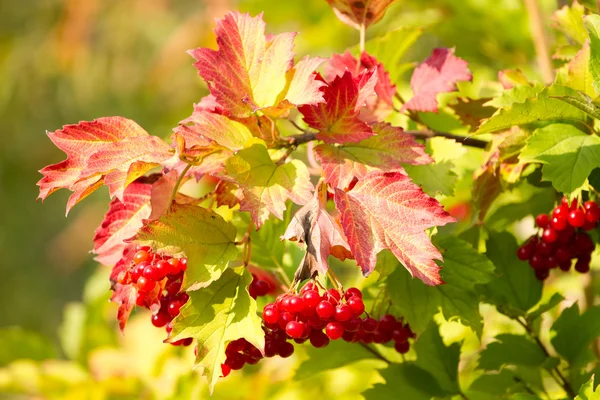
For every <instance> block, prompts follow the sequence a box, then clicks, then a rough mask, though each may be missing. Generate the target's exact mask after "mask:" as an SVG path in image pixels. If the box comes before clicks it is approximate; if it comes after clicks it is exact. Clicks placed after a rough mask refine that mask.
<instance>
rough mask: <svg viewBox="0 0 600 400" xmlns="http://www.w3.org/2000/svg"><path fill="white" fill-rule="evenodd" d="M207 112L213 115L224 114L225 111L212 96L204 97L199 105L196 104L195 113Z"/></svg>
mask: <svg viewBox="0 0 600 400" xmlns="http://www.w3.org/2000/svg"><path fill="white" fill-rule="evenodd" d="M198 111H207V112H211V113H217V114H224V113H225V109H224V108H223V107H222V106H221V105H220V104H219V103H217V99H216V97H215V96H213V95H212V94H209V95H207V96H204V97H203V98H201V99H200V101H199V102H198V103H197V104H194V112H198Z"/></svg>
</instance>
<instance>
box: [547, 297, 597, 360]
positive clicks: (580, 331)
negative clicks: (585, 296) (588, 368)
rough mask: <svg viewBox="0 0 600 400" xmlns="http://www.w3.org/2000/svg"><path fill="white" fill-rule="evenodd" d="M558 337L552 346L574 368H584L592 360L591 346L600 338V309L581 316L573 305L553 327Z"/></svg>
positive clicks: (591, 310)
mask: <svg viewBox="0 0 600 400" xmlns="http://www.w3.org/2000/svg"><path fill="white" fill-rule="evenodd" d="M552 330H553V331H555V332H556V335H555V336H554V337H553V338H552V340H551V341H552V345H553V346H554V348H555V349H556V351H557V352H558V354H560V355H561V356H563V357H564V358H565V359H566V360H567V361H569V363H570V364H571V367H572V368H575V367H581V366H584V365H585V364H586V363H587V362H588V361H589V360H590V359H591V357H592V356H591V354H590V353H591V351H590V344H591V343H592V342H593V341H594V340H596V339H597V338H598V337H599V336H600V307H599V306H595V307H590V308H588V309H587V310H586V311H585V312H584V313H583V314H581V315H579V306H578V305H577V304H573V305H572V306H571V307H569V308H566V309H564V310H563V311H562V313H561V315H560V317H559V318H558V319H557V320H556V321H555V322H554V324H553V325H552Z"/></svg>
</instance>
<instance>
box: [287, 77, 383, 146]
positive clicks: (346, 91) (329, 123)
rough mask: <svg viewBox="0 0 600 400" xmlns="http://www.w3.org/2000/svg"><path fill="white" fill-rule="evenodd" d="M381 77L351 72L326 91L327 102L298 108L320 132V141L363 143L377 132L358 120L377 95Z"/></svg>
mask: <svg viewBox="0 0 600 400" xmlns="http://www.w3.org/2000/svg"><path fill="white" fill-rule="evenodd" d="M376 83H377V75H375V74H374V73H373V72H372V71H371V72H369V71H364V72H361V73H360V74H358V75H357V76H356V77H353V76H352V73H351V72H350V71H346V72H344V74H343V75H342V76H341V77H340V76H336V77H335V78H333V81H331V83H330V84H329V86H327V87H325V88H324V89H323V99H324V100H325V102H324V103H320V104H317V105H305V106H301V107H299V108H298V110H299V111H300V112H301V113H302V115H304V121H305V122H306V123H307V124H308V125H309V126H310V127H311V128H315V129H318V130H319V133H318V134H317V139H319V140H323V141H324V142H327V143H348V142H359V141H361V140H363V139H366V138H368V137H369V136H373V134H374V133H373V130H372V129H371V128H370V127H369V126H368V125H367V124H366V123H365V122H363V121H361V120H360V118H359V117H358V112H359V110H360V109H361V107H363V106H364V105H365V103H366V101H367V99H368V97H369V96H371V95H373V94H375V91H374V88H375V84H376Z"/></svg>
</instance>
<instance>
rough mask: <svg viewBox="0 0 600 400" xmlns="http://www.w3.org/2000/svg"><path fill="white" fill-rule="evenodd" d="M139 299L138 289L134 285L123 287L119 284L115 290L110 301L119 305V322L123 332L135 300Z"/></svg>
mask: <svg viewBox="0 0 600 400" xmlns="http://www.w3.org/2000/svg"><path fill="white" fill-rule="evenodd" d="M136 298H137V288H136V287H135V286H133V285H121V284H120V283H117V284H116V285H115V288H114V292H113V294H112V297H111V298H110V301H111V302H113V303H118V304H119V308H118V309H117V321H119V328H121V331H123V330H124V329H125V325H126V324H127V320H128V319H129V315H131V311H133V307H134V306H135V299H136Z"/></svg>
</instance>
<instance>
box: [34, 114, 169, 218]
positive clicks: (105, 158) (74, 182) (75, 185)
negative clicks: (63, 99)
mask: <svg viewBox="0 0 600 400" xmlns="http://www.w3.org/2000/svg"><path fill="white" fill-rule="evenodd" d="M48 137H49V138H50V140H52V142H53V143H54V144H55V145H56V146H57V147H58V148H59V149H61V150H62V151H64V152H65V153H66V154H67V159H66V160H64V161H62V162H60V163H58V164H54V165H50V166H48V167H45V168H44V169H42V170H40V172H41V173H42V174H43V175H44V177H43V178H42V179H40V181H39V182H38V186H39V187H40V194H39V196H38V199H42V200H44V199H46V198H47V197H48V196H49V195H50V194H52V193H53V192H55V191H56V190H58V189H68V190H71V191H72V192H73V194H72V195H71V197H70V198H69V201H68V202H67V213H68V212H69V210H70V209H71V208H72V207H73V206H74V205H75V204H77V203H78V202H79V201H81V200H83V199H84V198H85V197H87V196H88V195H89V194H91V193H92V192H94V191H95V190H96V189H98V188H99V187H100V186H102V185H103V184H106V185H108V186H109V190H110V194H111V197H114V196H116V197H118V198H120V199H122V197H123V191H124V189H125V188H126V187H127V185H129V184H130V183H131V182H133V181H134V180H135V179H136V178H138V177H140V176H142V175H144V174H145V173H146V172H148V171H149V170H150V169H151V168H153V167H155V166H157V165H159V163H160V162H162V161H163V160H165V159H167V158H168V157H170V154H169V153H168V145H167V144H166V143H164V142H162V141H161V140H160V139H158V138H156V137H154V136H150V135H148V133H146V131H144V129H142V128H141V127H140V126H139V125H138V124H136V123H135V122H133V121H131V120H129V119H126V118H123V117H105V118H99V119H97V120H94V121H91V122H80V123H79V124H74V125H65V126H64V127H63V128H62V129H59V130H57V131H54V132H49V133H48Z"/></svg>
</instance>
